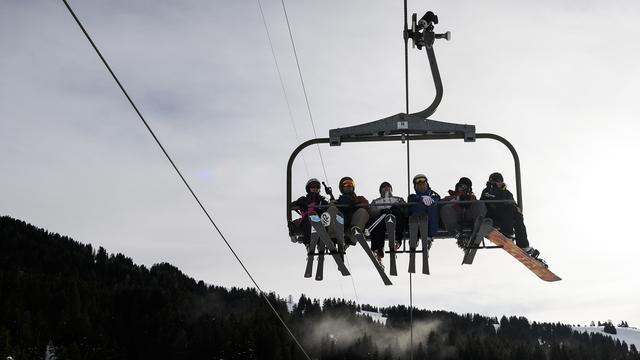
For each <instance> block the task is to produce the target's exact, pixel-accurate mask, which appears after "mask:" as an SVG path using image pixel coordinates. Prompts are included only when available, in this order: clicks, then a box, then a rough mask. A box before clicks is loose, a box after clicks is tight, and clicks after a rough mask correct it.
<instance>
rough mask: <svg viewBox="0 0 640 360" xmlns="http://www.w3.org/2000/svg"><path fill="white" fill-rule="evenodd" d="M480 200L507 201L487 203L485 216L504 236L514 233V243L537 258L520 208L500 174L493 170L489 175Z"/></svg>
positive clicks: (536, 252) (537, 254)
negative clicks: (503, 201) (514, 201)
mask: <svg viewBox="0 0 640 360" xmlns="http://www.w3.org/2000/svg"><path fill="white" fill-rule="evenodd" d="M480 200H505V201H511V202H509V203H488V204H487V217H488V218H491V220H493V224H494V225H496V226H498V227H500V232H501V233H502V234H504V236H506V237H512V236H514V233H515V240H516V245H518V246H519V247H520V248H522V250H524V251H525V252H526V253H527V254H529V255H530V256H531V257H534V258H537V257H538V256H539V255H540V251H538V250H536V249H534V248H532V247H531V246H530V245H529V240H528V239H527V228H526V227H525V225H524V217H523V215H522V210H520V208H519V207H518V205H517V204H515V203H513V194H512V193H511V191H509V190H507V184H505V182H504V178H503V177H502V174H500V173H499V172H494V173H493V174H491V175H490V176H489V180H488V181H487V187H486V188H485V189H484V190H482V195H481V196H480Z"/></svg>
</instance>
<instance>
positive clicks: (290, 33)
mask: <svg viewBox="0 0 640 360" xmlns="http://www.w3.org/2000/svg"><path fill="white" fill-rule="evenodd" d="M282 9H283V10H284V17H285V19H286V20H287V29H289V38H290V39H291V46H292V47H293V55H294V56H295V58H296V65H297V66H298V75H300V83H301V84H302V91H303V92H304V100H305V102H306V103H307V112H308V113H309V120H310V121H311V128H312V129H313V136H314V137H315V138H318V134H317V133H316V125H315V123H314V121H313V115H311V106H310V105H309V96H308V95H307V87H306V86H305V85H304V78H303V77H302V70H301V69H300V60H299V59H298V52H297V51H296V43H295V41H293V32H292V31H291V24H290V23H289V16H288V15H287V7H286V6H285V4H284V0H282ZM316 147H317V148H318V155H320V163H321V164H322V171H323V172H324V178H325V180H326V181H327V182H329V177H328V176H327V169H326V168H325V166H324V158H323V157H322V151H320V145H319V144H316Z"/></svg>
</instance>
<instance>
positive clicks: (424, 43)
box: [404, 11, 451, 119]
mask: <svg viewBox="0 0 640 360" xmlns="http://www.w3.org/2000/svg"><path fill="white" fill-rule="evenodd" d="M436 24H438V16H437V15H435V14H434V13H433V12H431V11H427V13H426V14H424V16H422V18H421V19H420V21H417V15H416V14H415V13H414V14H413V15H412V16H411V29H405V31H404V39H405V41H408V40H409V39H411V41H412V43H413V47H414V48H416V47H417V48H418V50H422V48H423V47H424V48H425V50H426V52H427V58H428V59H429V67H430V68H431V75H432V77H433V83H434V86H435V88H436V95H435V98H434V99H433V102H432V103H431V105H429V106H428V107H427V108H426V109H424V110H422V111H419V112H416V113H413V114H411V115H415V116H418V117H423V118H425V119H426V118H428V117H429V116H431V115H433V113H435V112H436V109H437V108H438V105H440V101H442V94H443V87H442V78H441V77H440V71H439V70H438V62H437V61H436V54H435V52H434V50H433V44H434V43H435V40H436V39H446V40H447V41H449V40H451V32H450V31H447V32H446V33H443V34H436V33H435V32H434V31H433V29H434V25H436Z"/></svg>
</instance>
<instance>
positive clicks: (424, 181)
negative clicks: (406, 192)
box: [413, 178, 427, 184]
mask: <svg viewBox="0 0 640 360" xmlns="http://www.w3.org/2000/svg"><path fill="white" fill-rule="evenodd" d="M426 182H427V179H426V178H417V179H415V180H414V181H413V183H414V184H422V183H426Z"/></svg>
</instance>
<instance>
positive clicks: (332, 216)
mask: <svg viewBox="0 0 640 360" xmlns="http://www.w3.org/2000/svg"><path fill="white" fill-rule="evenodd" d="M327 212H328V213H329V218H330V219H331V222H330V223H329V229H328V232H329V237H330V238H332V239H335V238H336V213H337V212H338V208H337V207H336V206H335V204H331V205H329V207H328V208H327Z"/></svg>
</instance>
